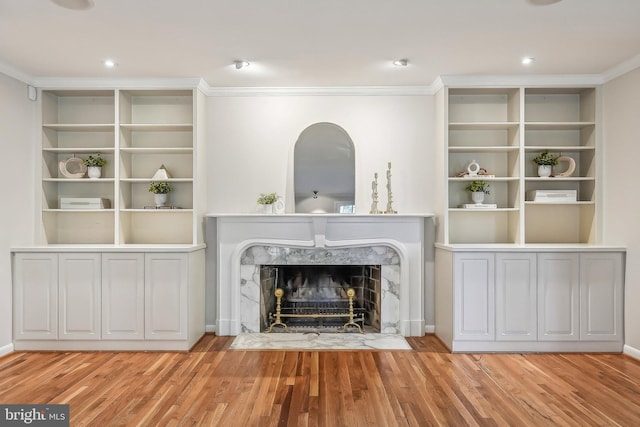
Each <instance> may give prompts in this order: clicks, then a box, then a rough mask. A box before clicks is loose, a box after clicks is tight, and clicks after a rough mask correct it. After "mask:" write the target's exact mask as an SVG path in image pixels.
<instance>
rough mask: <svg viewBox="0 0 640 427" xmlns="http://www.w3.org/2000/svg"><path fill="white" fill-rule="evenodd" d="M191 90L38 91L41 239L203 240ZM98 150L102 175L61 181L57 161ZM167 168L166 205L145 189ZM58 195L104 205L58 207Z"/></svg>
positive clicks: (119, 241) (89, 241)
mask: <svg viewBox="0 0 640 427" xmlns="http://www.w3.org/2000/svg"><path fill="white" fill-rule="evenodd" d="M194 96H196V91H194V90H193V89H177V90H171V89H169V90H164V89H162V90H154V89H140V90H117V89H116V90H83V89H81V90H43V91H42V96H41V97H40V99H41V102H42V127H41V129H42V152H41V153H42V206H41V207H42V216H43V226H44V227H43V229H44V233H43V240H44V241H45V242H46V243H79V244H92V243H101V244H127V243H135V244H155V243H161V244H193V243H196V242H197V241H198V240H201V237H200V236H199V233H197V232H196V230H198V229H199V227H200V225H199V224H198V221H197V220H196V215H197V214H198V212H200V210H201V209H195V203H194V202H195V199H194V191H195V188H196V175H195V170H194V168H195V161H194V160H195V151H196V150H195V144H196V139H195V135H196V132H195V124H194V117H195V114H194V111H195V105H196V102H195V99H194ZM97 154H100V156H101V157H103V158H104V159H105V160H106V161H107V163H106V165H105V166H104V167H103V168H102V177H101V178H99V179H89V178H72V179H70V178H66V177H64V176H63V175H62V174H61V173H60V172H59V164H60V162H62V161H64V160H66V159H68V158H70V157H80V158H86V157H87V156H89V155H94V156H95V155H97ZM163 165H164V167H165V168H166V169H167V171H168V173H169V175H170V179H168V181H169V182H170V183H171V185H172V187H173V191H172V192H171V193H170V195H169V204H170V205H174V206H177V207H179V208H180V209H145V207H147V206H155V202H154V195H153V194H152V193H149V191H148V188H149V184H150V182H151V178H152V177H153V175H154V174H155V172H156V171H157V170H158V168H160V167H161V166H163ZM62 197H74V198H103V199H108V200H109V201H110V207H109V208H108V209H77V210H68V209H61V208H60V207H61V205H60V199H61V198H62Z"/></svg>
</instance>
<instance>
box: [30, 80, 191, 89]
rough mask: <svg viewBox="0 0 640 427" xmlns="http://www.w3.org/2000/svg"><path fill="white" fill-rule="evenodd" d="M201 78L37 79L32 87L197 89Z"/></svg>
mask: <svg viewBox="0 0 640 427" xmlns="http://www.w3.org/2000/svg"><path fill="white" fill-rule="evenodd" d="M201 80H202V79H200V78H178V79H101V78H89V77H88V78H67V77H50V78H49V77H47V78H36V79H34V80H33V83H32V85H34V86H37V87H39V88H42V89H87V88H92V89H177V88H185V89H195V88H199V87H200V82H201Z"/></svg>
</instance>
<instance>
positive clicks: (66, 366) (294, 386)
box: [0, 335, 640, 427]
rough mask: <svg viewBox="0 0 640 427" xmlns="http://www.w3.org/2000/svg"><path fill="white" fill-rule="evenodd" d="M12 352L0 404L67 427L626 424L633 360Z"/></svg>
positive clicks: (639, 405) (636, 420)
mask: <svg viewBox="0 0 640 427" xmlns="http://www.w3.org/2000/svg"><path fill="white" fill-rule="evenodd" d="M232 340H233V338H232V337H217V336H214V335H207V336H205V337H204V338H203V339H202V340H201V341H200V342H199V343H198V344H197V345H196V347H195V348H194V349H193V350H192V351H191V352H189V353H155V352H149V353H124V352H123V353H111V352H103V353H88V352H78V353H72V352H69V353H62V352H61V353H53V352H52V353H47V352H27V353H25V352H17V353H13V354H10V355H8V356H6V357H4V358H2V359H0V403H3V404H8V403H34V404H35V403H68V404H69V405H70V415H71V425H72V426H85V425H90V426H111V425H126V426H133V425H141V426H172V425H210V426H214V425H220V426H287V425H288V426H385V427H386V426H396V425H397V426H430V425H451V426H462V425H477V426H495V425H510V426H528V425H531V426H543V425H568V426H585V425H600V426H638V425H640V362H638V361H636V360H633V359H631V358H628V357H625V356H622V355H618V354H524V355H523V354H449V353H447V352H446V350H445V349H444V348H443V346H442V345H441V343H440V342H439V341H438V340H437V339H436V338H434V337H433V336H426V337H423V338H409V339H408V341H409V342H410V344H411V345H412V347H413V348H414V350H412V351H238V350H229V349H228V348H229V345H230V344H231V342H232Z"/></svg>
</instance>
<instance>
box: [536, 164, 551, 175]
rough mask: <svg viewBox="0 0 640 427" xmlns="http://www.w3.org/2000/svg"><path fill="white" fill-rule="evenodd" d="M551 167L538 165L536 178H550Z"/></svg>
mask: <svg viewBox="0 0 640 427" xmlns="http://www.w3.org/2000/svg"><path fill="white" fill-rule="evenodd" d="M552 168H553V166H551V165H538V176H539V177H540V178H549V177H550V176H551V170H552Z"/></svg>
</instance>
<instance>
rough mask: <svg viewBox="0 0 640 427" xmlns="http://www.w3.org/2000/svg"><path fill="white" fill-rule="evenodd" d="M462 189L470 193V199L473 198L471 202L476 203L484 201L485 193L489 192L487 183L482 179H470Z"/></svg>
mask: <svg viewBox="0 0 640 427" xmlns="http://www.w3.org/2000/svg"><path fill="white" fill-rule="evenodd" d="M464 189H465V190H466V191H468V192H469V193H471V200H473V203H475V204H476V205H479V204H481V203H482V202H484V195H485V194H490V192H489V184H487V182H486V181H482V180H476V181H471V182H470V183H469V184H467V186H466V187H465V188H464Z"/></svg>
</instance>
